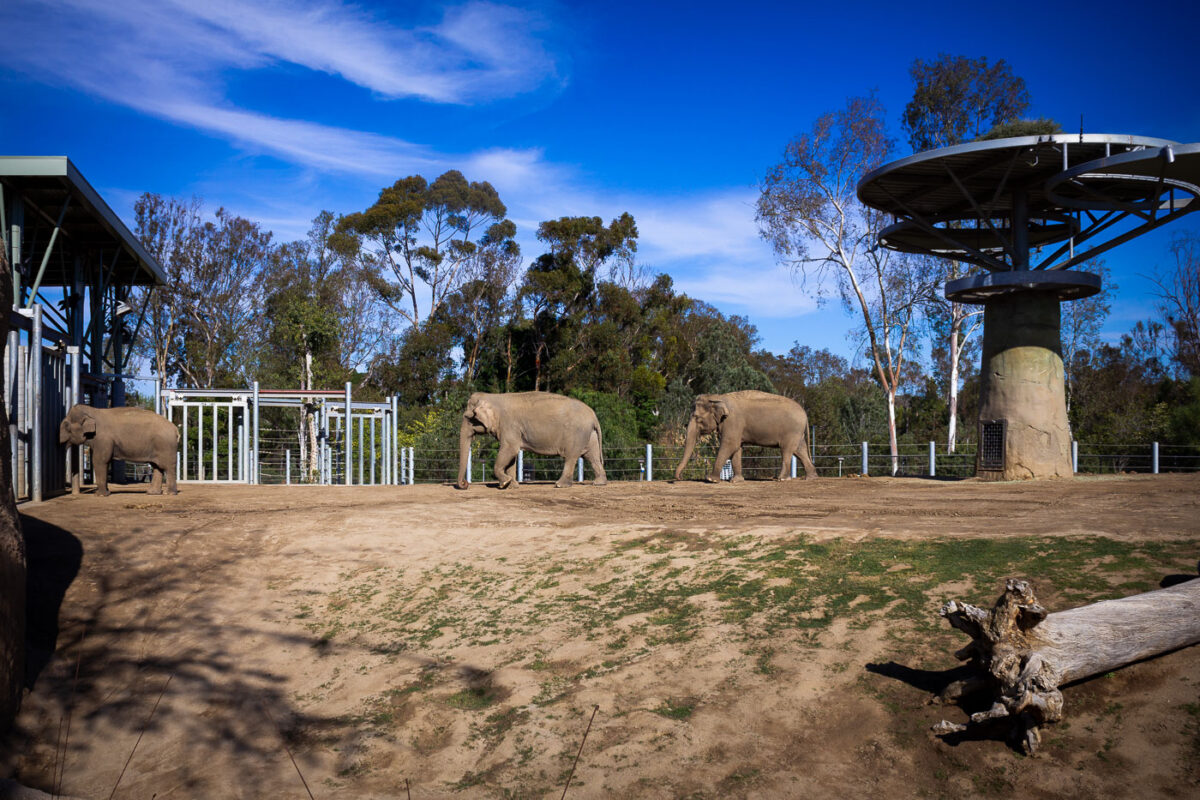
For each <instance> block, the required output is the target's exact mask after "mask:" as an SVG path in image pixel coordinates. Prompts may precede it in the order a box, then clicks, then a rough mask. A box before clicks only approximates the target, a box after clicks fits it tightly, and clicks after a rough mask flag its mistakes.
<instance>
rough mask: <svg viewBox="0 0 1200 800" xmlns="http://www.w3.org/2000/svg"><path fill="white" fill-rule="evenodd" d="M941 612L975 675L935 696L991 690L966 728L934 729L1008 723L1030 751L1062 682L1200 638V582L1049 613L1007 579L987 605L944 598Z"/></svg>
mask: <svg viewBox="0 0 1200 800" xmlns="http://www.w3.org/2000/svg"><path fill="white" fill-rule="evenodd" d="M941 615H942V616H943V617H945V618H946V621H947V622H949V623H950V625H951V626H952V627H955V628H958V629H959V630H960V631H962V632H964V633H966V634H967V635H968V636H970V637H971V639H972V641H971V643H970V644H968V645H967V646H966V647H964V648H962V649H961V650H959V651H958V652H957V653H955V656H956V657H957V658H958V659H959V660H962V661H966V660H970V661H972V662H973V664H974V666H976V667H977V668H978V669H979V670H980V672H981V675H980V676H978V677H974V678H969V679H967V680H965V681H958V682H956V683H954V684H951V685H950V686H949V687H947V688H946V690H945V691H944V692H943V693H942V695H941V697H942V699H943V700H947V701H953V700H957V699H958V698H960V697H962V696H964V695H966V694H969V693H974V692H977V691H989V692H991V694H992V699H993V703H992V706H991V708H989V709H988V710H987V711H982V712H979V713H978V714H972V715H971V718H970V722H969V723H967V724H960V723H954V722H949V721H946V720H943V721H942V722H940V723H938V724H937V725H935V726H934V728H933V729H934V731H935V732H936V733H939V734H944V733H954V732H959V731H965V730H967V729H969V728H970V727H971V726H972V725H979V724H984V723H993V722H995V721H997V720H1005V719H1007V720H1009V721H1010V722H1011V724H1012V731H1011V734H1012V738H1013V739H1014V741H1016V742H1017V743H1018V744H1020V746H1021V747H1022V749H1023V750H1024V751H1025V752H1026V753H1029V754H1031V755H1032V754H1033V753H1035V752H1036V751H1037V748H1038V745H1039V743H1040V742H1041V732H1040V728H1041V726H1042V725H1046V724H1049V723H1053V722H1057V721H1058V720H1060V719H1062V714H1063V696H1062V692H1061V691H1060V690H1059V687H1060V686H1062V685H1063V684H1066V683H1069V682H1071V681H1076V680H1081V679H1083V678H1087V677H1090V676H1092V675H1098V674H1101V673H1105V672H1110V671H1112V670H1114V669H1117V668H1119V667H1123V666H1125V665H1126V664H1131V663H1133V662H1135V661H1141V660H1142V659H1145V658H1150V657H1152V656H1156V655H1160V654H1162V653H1166V652H1170V651H1171V650H1177V649H1179V648H1181V647H1187V646H1188V645H1192V644H1196V643H1198V642H1200V580H1189V581H1185V582H1183V583H1180V584H1177V585H1175V586H1171V587H1169V588H1166V589H1158V590H1156V591H1153V592H1146V593H1145V594H1138V595H1133V596H1131V597H1123V598H1120V599H1117V600H1105V601H1103V602H1100V603H1094V604H1092V605H1087V606H1080V607H1079V608H1072V609H1070V610H1068V611H1059V612H1056V613H1054V614H1049V613H1047V611H1046V609H1044V608H1042V606H1041V605H1039V604H1038V602H1037V598H1036V597H1035V596H1034V593H1033V588H1032V587H1031V586H1030V585H1029V583H1027V582H1026V581H1022V580H1016V579H1012V578H1010V579H1009V580H1008V581H1007V582H1006V584H1005V588H1004V593H1003V594H1002V595H1000V598H999V599H998V600H997V601H996V604H995V605H994V606H993V607H992V608H991V610H987V611H985V610H984V609H981V608H977V607H976V606H973V605H970V604H968V603H959V602H956V601H954V600H951V601H950V602H948V603H946V604H945V605H944V606H942V610H941Z"/></svg>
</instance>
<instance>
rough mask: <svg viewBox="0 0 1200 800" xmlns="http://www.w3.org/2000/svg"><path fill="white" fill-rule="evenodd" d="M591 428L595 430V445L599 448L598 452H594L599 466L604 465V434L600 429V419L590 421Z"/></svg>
mask: <svg viewBox="0 0 1200 800" xmlns="http://www.w3.org/2000/svg"><path fill="white" fill-rule="evenodd" d="M592 430H594V431H595V432H596V445H597V447H599V449H600V452H599V453H596V459H597V460H598V461H599V462H600V466H604V434H603V433H602V432H601V431H600V420H596V421H595V422H593V423H592Z"/></svg>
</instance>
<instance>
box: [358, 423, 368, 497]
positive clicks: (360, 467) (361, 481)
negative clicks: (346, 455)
mask: <svg viewBox="0 0 1200 800" xmlns="http://www.w3.org/2000/svg"><path fill="white" fill-rule="evenodd" d="M364 427H365V426H364V425H363V416H362V414H359V415H358V485H359V486H362V485H363V484H364V483H366V481H365V480H364V479H363V478H364V475H363V453H364V452H366V449H367V448H365V447H363V428H364Z"/></svg>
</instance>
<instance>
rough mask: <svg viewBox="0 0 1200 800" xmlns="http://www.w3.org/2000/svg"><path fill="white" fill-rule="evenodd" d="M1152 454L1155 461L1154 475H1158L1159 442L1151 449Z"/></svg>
mask: <svg viewBox="0 0 1200 800" xmlns="http://www.w3.org/2000/svg"><path fill="white" fill-rule="evenodd" d="M1151 454H1152V456H1153V461H1154V474H1155V475H1157V474H1158V442H1154V444H1153V446H1152V447H1151Z"/></svg>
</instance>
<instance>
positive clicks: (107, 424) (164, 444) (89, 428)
mask: <svg viewBox="0 0 1200 800" xmlns="http://www.w3.org/2000/svg"><path fill="white" fill-rule="evenodd" d="M58 443H59V444H65V445H71V446H75V445H81V444H87V445H90V446H91V448H92V472H93V473H95V475H96V494H97V495H99V496H100V497H107V496H108V495H109V494H111V493H110V492H109V491H108V464H109V462H110V461H112V460H113V459H114V458H117V459H125V460H128V461H138V462H143V463H149V464H150V465H151V466H152V467H154V474H153V477H151V479H150V490H149V491H148V492H147V494H162V492H163V479H164V478H165V479H166V482H167V493H168V494H178V493H179V490H178V489H177V488H176V486H175V453H176V452H177V451H178V450H179V429H178V428H176V427H175V424H174V423H172V422H171V421H170V420H169V419H167V418H165V417H163V416H160V415H158V414H155V413H154V412H153V411H147V410H146V409H144V408H132V407H129V408H127V407H121V408H92V407H91V406H85V405H76V406H72V407H71V410H70V411H68V412H67V416H66V417H65V418H64V419H63V421H62V423H61V424H60V425H59V426H58Z"/></svg>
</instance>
